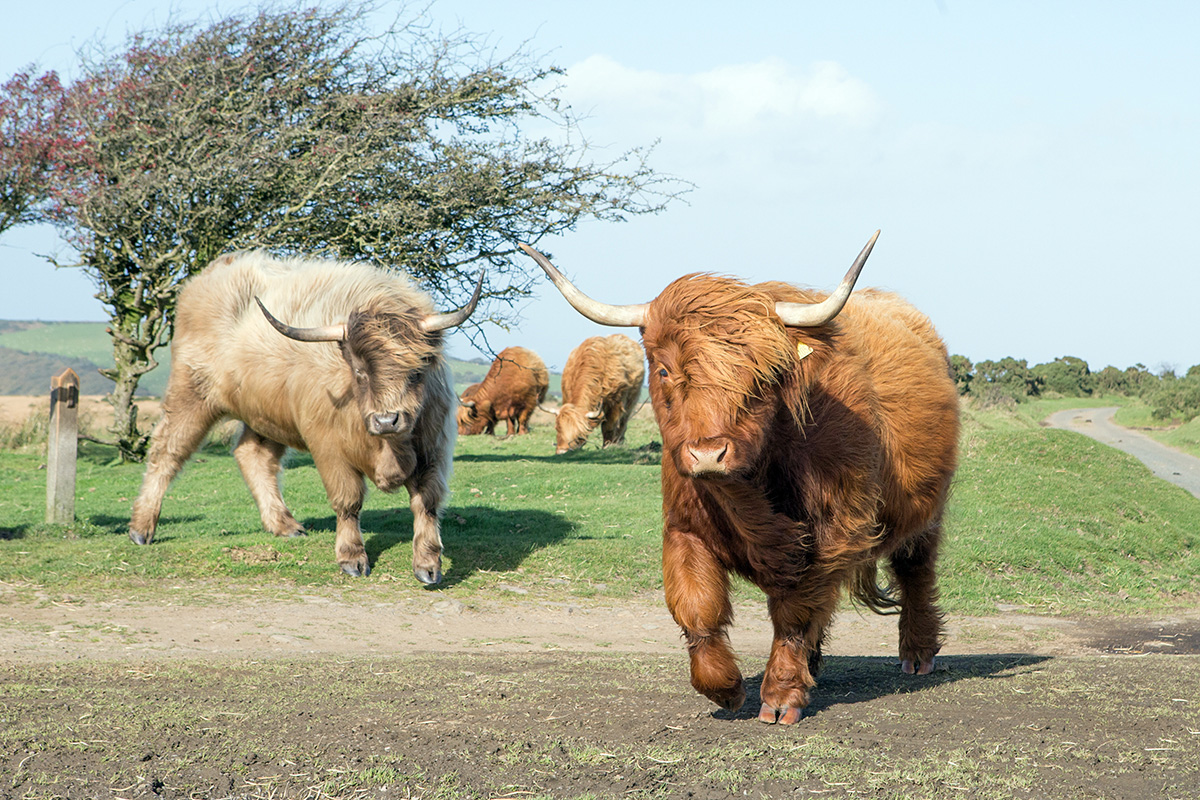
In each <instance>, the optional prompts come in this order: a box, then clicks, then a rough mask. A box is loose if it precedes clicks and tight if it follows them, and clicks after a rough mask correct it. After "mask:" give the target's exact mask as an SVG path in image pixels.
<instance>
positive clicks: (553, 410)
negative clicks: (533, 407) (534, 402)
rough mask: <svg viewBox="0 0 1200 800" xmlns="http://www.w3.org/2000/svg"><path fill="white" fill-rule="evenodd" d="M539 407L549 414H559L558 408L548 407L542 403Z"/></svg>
mask: <svg viewBox="0 0 1200 800" xmlns="http://www.w3.org/2000/svg"><path fill="white" fill-rule="evenodd" d="M538 408H540V409H541V410H542V411H545V412H546V413H547V414H552V415H553V416H556V417H557V416H558V409H557V408H546V406H544V405H541V404H538Z"/></svg>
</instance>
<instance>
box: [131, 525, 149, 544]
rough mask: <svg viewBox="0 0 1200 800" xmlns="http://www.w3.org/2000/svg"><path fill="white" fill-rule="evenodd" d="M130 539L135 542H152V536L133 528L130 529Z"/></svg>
mask: <svg viewBox="0 0 1200 800" xmlns="http://www.w3.org/2000/svg"><path fill="white" fill-rule="evenodd" d="M129 540H130V541H132V542H133V543H134V544H150V537H149V536H146V535H145V534H142V533H138V532H137V531H135V530H133V529H132V528H130V529H129Z"/></svg>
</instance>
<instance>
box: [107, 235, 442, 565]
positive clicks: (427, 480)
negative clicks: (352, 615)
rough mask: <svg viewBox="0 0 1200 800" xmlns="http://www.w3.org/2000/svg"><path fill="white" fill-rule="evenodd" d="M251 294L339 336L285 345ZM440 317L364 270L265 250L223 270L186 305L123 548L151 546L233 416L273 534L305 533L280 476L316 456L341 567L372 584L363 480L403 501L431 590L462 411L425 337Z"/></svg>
mask: <svg viewBox="0 0 1200 800" xmlns="http://www.w3.org/2000/svg"><path fill="white" fill-rule="evenodd" d="M256 296H257V297H258V298H260V299H261V300H262V302H263V304H264V305H265V307H266V308H267V309H269V310H270V311H271V313H272V314H273V315H274V316H275V317H277V318H278V319H280V320H282V321H284V322H286V323H287V324H289V325H292V326H295V327H318V326H325V325H330V324H334V323H342V322H344V323H346V339H345V341H344V342H340V343H338V342H299V341H294V340H292V339H289V338H286V337H284V336H282V335H280V334H279V333H278V332H277V331H276V330H274V329H273V328H272V327H271V325H270V324H269V323H268V322H267V320H266V318H265V317H264V316H263V314H262V313H261V311H260V310H259V308H258V306H257V304H256V303H255V301H254V298H255V297H256ZM433 313H435V312H434V309H433V306H432V303H431V301H430V299H429V297H428V296H426V295H425V294H424V293H422V292H420V291H419V290H417V289H416V288H415V287H413V286H412V285H411V284H410V283H409V282H408V281H407V280H406V279H404V278H402V277H400V276H398V275H395V274H392V273H387V272H383V271H381V270H378V269H375V268H373V267H370V266H368V265H364V264H351V263H335V262H317V261H307V260H302V259H292V260H286V261H281V260H277V259H273V258H271V257H270V256H268V255H266V254H264V253H259V252H252V253H240V254H234V255H227V256H222V257H220V258H218V259H216V260H215V261H214V262H213V263H212V264H210V265H209V266H208V267H207V268H206V269H205V270H204V271H203V272H202V273H200V274H199V275H197V276H196V277H195V278H193V279H191V280H190V281H189V282H188V283H187V284H186V286H185V287H184V289H183V291H182V292H181V293H180V296H179V302H178V305H177V313H176V321H175V336H174V339H173V341H172V361H171V375H170V379H169V381H168V383H167V391H166V397H165V399H164V403H163V418H162V421H161V422H160V423H159V424H158V427H157V428H156V429H155V431H154V437H153V441H152V443H151V447H150V454H149V458H148V466H147V469H146V475H145V478H144V480H143V483H142V490H141V493H140V494H139V496H138V498H137V501H136V502H135V503H134V506H133V515H132V518H131V520H130V530H129V534H130V538H132V539H133V540H134V541H135V542H138V543H139V544H145V543H149V542H150V540H151V539H152V538H153V536H154V532H155V528H156V526H157V523H158V518H159V514H160V511H161V507H162V499H163V494H164V493H165V492H166V490H167V486H168V485H169V484H170V482H171V480H172V478H174V476H175V475H176V474H177V473H178V471H179V470H180V469H181V468H182V466H183V464H184V462H185V461H186V460H187V459H188V457H190V456H191V454H192V453H193V452H194V451H195V449H196V448H197V447H198V446H199V444H200V442H201V440H202V439H203V437H204V435H205V433H206V432H207V431H208V430H209V428H210V427H212V425H213V424H214V423H215V422H216V421H217V420H219V419H221V418H222V417H233V418H235V419H238V420H241V421H242V423H244V425H243V430H242V433H241V436H240V438H239V440H238V442H237V445H236V447H235V448H234V455H235V457H236V460H237V462H238V466H239V467H240V468H241V471H242V476H243V477H244V478H245V480H246V484H247V486H248V487H249V489H250V493H251V494H252V495H253V496H254V499H255V501H256V503H257V504H258V508H259V511H260V513H261V516H262V521H263V525H264V526H265V527H266V528H267V530H269V531H271V532H272V533H274V534H276V535H277V536H295V535H300V534H303V533H304V528H303V526H301V525H300V523H299V522H297V521H296V519H295V517H293V516H292V514H291V512H290V511H288V509H287V507H286V506H285V505H284V502H283V497H282V494H281V493H280V488H279V480H278V477H279V473H280V459H281V458H282V456H283V453H284V450H285V448H287V447H293V448H297V449H304V450H309V451H310V452H311V453H312V456H313V462H314V464H315V465H316V467H317V470H318V472H319V473H320V475H321V480H322V482H323V483H324V484H325V491H326V494H327V495H328V497H329V502H330V504H331V505H332V506H333V509H334V511H335V513H336V515H337V543H336V546H335V555H336V558H337V561H338V563H339V564H340V565H341V567H342V569H343V570H345V571H346V572H347V573H349V574H351V575H366V574H368V573H369V572H370V564H369V563H368V560H367V554H366V551H365V549H364V547H363V540H362V533H361V530H360V528H359V521H358V518H359V512H360V510H361V508H362V504H363V500H364V498H365V496H366V486H365V484H364V481H363V478H364V477H366V478H369V479H370V480H371V481H372V482H374V483H375V485H376V486H378V487H379V488H380V489H382V490H384V491H385V492H392V491H396V490H397V489H399V488H400V487H401V486H404V487H406V488H407V489H408V492H409V496H410V508H411V509H412V513H413V569H414V572H415V573H416V575H417V577H418V578H419V579H420V580H422V582H424V583H436V582H437V581H438V580H440V578H441V552H442V542H441V532H440V523H439V515H440V514H441V510H442V505H443V503H444V501H445V499H446V497H447V496H448V493H449V490H448V487H447V481H448V480H449V476H450V469H451V458H452V454H453V448H454V437H455V425H454V415H453V413H452V410H453V408H454V406H455V404H456V399H455V396H454V390H453V388H452V384H451V381H450V374H449V370H448V369H447V367H446V365H445V362H444V361H443V359H442V334H441V333H432V334H430V333H426V332H424V331H423V330H422V328H421V322H422V320H423V319H424V318H425V317H426V316H428V315H430V314H433ZM381 415H383V416H386V417H387V418H388V419H389V420H391V419H394V422H393V423H391V424H393V425H394V427H395V430H392V431H389V432H388V433H386V434H384V435H372V434H371V433H370V432H369V431H370V430H371V424H372V421H373V420H374V419H375V418H377V417H379V416H381ZM392 415H395V416H394V418H393V417H392Z"/></svg>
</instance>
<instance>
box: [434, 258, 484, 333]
mask: <svg viewBox="0 0 1200 800" xmlns="http://www.w3.org/2000/svg"><path fill="white" fill-rule="evenodd" d="M485 275H487V270H482V271H481V272H480V273H479V280H478V281H476V282H475V291H474V292H473V293H472V294H471V300H470V302H468V303H467V304H466V305H465V306H463V307H462V308H460V309H459V310H458V311H451V312H450V313H449V314H430V315H429V316H428V317H426V318H425V319H423V320H421V328H422V329H423V330H424V331H425V332H426V333H433V332H434V331H444V330H446V329H447V328H454V327H456V326H458V325H462V324H463V323H464V322H466V321H467V317H469V316H471V313H472V312H473V311H475V306H476V305H477V304H478V303H479V295H480V294H481V293H482V292H483V276H485Z"/></svg>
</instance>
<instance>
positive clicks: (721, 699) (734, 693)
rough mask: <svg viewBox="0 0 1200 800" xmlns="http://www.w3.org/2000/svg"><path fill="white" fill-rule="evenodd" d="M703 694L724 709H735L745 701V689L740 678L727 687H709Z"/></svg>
mask: <svg viewBox="0 0 1200 800" xmlns="http://www.w3.org/2000/svg"><path fill="white" fill-rule="evenodd" d="M704 695H705V696H706V697H707V698H708V699H709V700H712V701H713V702H714V703H716V704H717V705H719V706H720V707H721V708H723V709H725V710H726V711H737V710H738V709H739V708H741V707H742V706H743V705H744V704H745V702H746V690H745V688H743V686H742V682H741V681H740V680H739V681H738V682H737V683H736V684H734V685H733V686H730V687H729V688H728V689H709V690H707V691H705V692H704Z"/></svg>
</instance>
